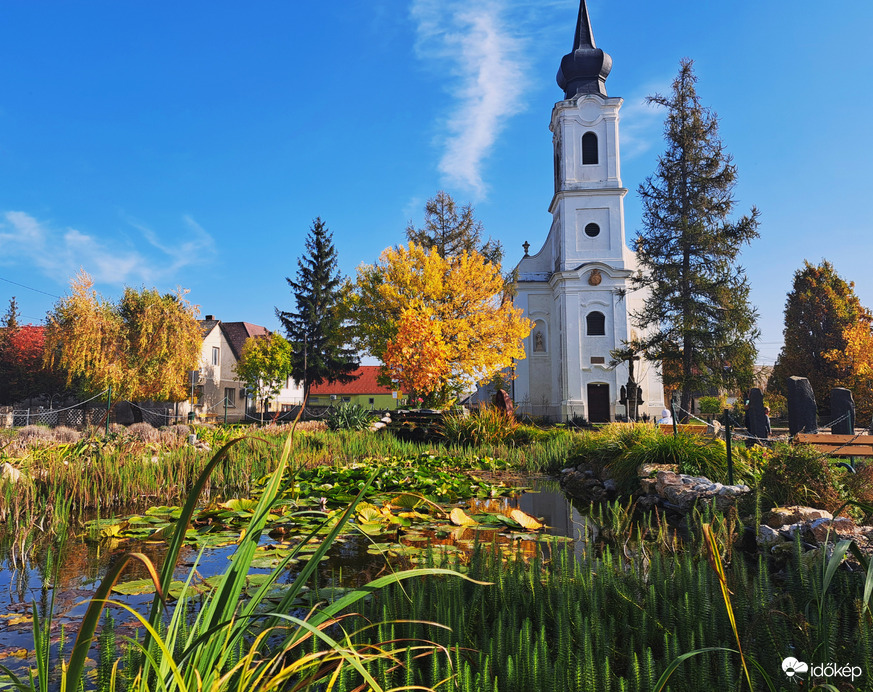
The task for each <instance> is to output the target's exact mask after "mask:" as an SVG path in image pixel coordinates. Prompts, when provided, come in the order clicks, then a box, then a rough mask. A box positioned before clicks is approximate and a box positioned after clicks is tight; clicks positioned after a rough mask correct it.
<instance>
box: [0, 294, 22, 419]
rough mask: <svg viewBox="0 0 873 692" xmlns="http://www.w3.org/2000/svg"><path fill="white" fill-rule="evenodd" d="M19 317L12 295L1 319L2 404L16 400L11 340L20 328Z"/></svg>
mask: <svg viewBox="0 0 873 692" xmlns="http://www.w3.org/2000/svg"><path fill="white" fill-rule="evenodd" d="M18 318H19V312H18V303H17V302H16V300H15V296H12V299H11V300H10V301H9V309H8V310H7V311H6V314H5V315H4V316H3V319H2V321H0V405H6V404H11V403H13V402H14V401H15V395H14V394H13V389H14V381H15V379H16V377H15V371H16V367H15V363H14V362H13V354H12V348H11V341H12V337H14V336H15V335H16V334H17V333H18V330H19V328H20V325H19V323H18V321H19V320H18Z"/></svg>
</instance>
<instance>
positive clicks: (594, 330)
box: [585, 312, 606, 336]
mask: <svg viewBox="0 0 873 692" xmlns="http://www.w3.org/2000/svg"><path fill="white" fill-rule="evenodd" d="M585 323H586V327H587V328H588V336H606V317H604V315H603V313H602V312H589V313H588V314H587V315H586V316H585Z"/></svg>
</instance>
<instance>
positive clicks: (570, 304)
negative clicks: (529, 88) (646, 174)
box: [513, 0, 664, 423]
mask: <svg viewBox="0 0 873 692" xmlns="http://www.w3.org/2000/svg"><path fill="white" fill-rule="evenodd" d="M611 68H612V58H611V57H610V56H609V55H608V54H606V53H604V52H603V51H602V50H601V49H599V48H597V47H596V46H595V44H594V35H593V34H592V32H591V23H590V20H589V18H588V8H587V6H586V4H585V0H581V4H580V7H579V18H578V20H577V22H576V35H575V39H574V43H573V50H572V52H571V53H569V54H567V55H565V56H564V58H563V59H562V60H561V66H560V68H559V69H558V77H557V80H558V85H559V86H560V87H561V88H562V89H563V90H564V100H563V101H559V102H558V103H556V104H555V107H554V109H553V110H552V122H551V125H550V129H551V131H552V142H553V144H554V156H555V194H554V196H553V197H552V203H551V205H550V207H549V211H550V212H551V214H552V226H551V229H550V230H549V234H548V236H547V237H546V241H545V243H544V244H543V246H542V248H541V249H540V250H539V252H537V253H536V254H534V255H530V254H528V249H529V247H530V246H529V244H528V243H525V244H524V245H525V255H524V257H523V258H522V259H521V261H520V262H519V263H518V265H517V272H518V294H517V297H516V298H515V305H516V306H517V307H521V308H523V309H524V314H525V316H526V317H527V318H528V319H530V320H531V322H533V325H534V326H533V329H532V331H531V334H530V336H529V337H528V338H527V339H526V340H525V353H526V356H527V357H526V358H525V359H524V360H521V361H519V362H518V363H517V365H516V373H517V377H516V380H515V382H514V387H513V389H514V391H513V398H514V399H515V403H516V405H517V406H518V408H519V409H520V410H521V411H523V412H526V413H530V414H532V415H538V416H547V417H549V418H551V419H553V420H568V419H571V418H573V417H575V416H579V417H584V418H586V419H588V420H589V421H590V422H592V423H597V422H608V421H611V420H616V419H617V418H624V417H627V416H628V415H630V416H631V417H634V416H633V413H634V411H633V408H631V410H628V408H629V407H628V405H627V394H628V391H627V390H628V388H629V387H628V364H627V363H623V364H621V365H618V366H617V367H610V361H611V360H612V358H611V357H610V351H612V350H613V349H616V348H622V347H623V346H624V345H625V342H627V341H629V340H630V339H631V338H632V337H633V336H634V329H633V326H632V324H631V318H630V315H631V313H632V312H633V311H634V310H635V309H637V308H638V307H639V306H640V304H641V302H642V296H641V295H640V294H639V292H633V291H631V290H630V283H629V279H630V277H631V276H632V275H633V274H634V273H635V272H636V269H637V265H636V257H635V254H634V252H633V251H632V250H631V249H629V248H628V246H627V244H626V242H625V230H624V196H625V195H626V194H627V189H626V188H624V187H622V183H621V168H620V160H619V137H618V121H619V110H620V109H621V104H622V99H620V98H617V97H609V96H607V94H606V78H607V76H608V75H609V71H610V69H611ZM634 380H635V381H636V382H637V383H638V385H639V389H641V390H642V391H641V393H640V392H638V393H637V396H636V397H633V395H631V397H632V398H631V401H630V404H631V407H633V405H634V402H635V401H636V402H638V401H640V400H641V401H642V403H641V404H639V406H638V407H637V410H636V413H637V416H638V417H642V416H643V415H644V414H648V416H649V417H651V418H656V417H658V416H659V414H660V412H661V410H662V409H663V408H664V389H663V386H662V384H661V378H660V374H659V372H658V370H657V368H656V366H655V365H654V364H652V363H649V362H647V361H645V360H640V361H636V362H635V363H634ZM623 402H624V403H623Z"/></svg>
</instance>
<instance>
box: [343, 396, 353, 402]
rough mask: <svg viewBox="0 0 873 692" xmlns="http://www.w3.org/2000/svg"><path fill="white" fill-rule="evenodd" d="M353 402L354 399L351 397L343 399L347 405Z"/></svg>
mask: <svg viewBox="0 0 873 692" xmlns="http://www.w3.org/2000/svg"><path fill="white" fill-rule="evenodd" d="M351 400H352V397H350V396H344V397H343V401H344V402H345V403H349V402H350V401H351Z"/></svg>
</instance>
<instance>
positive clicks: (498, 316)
mask: <svg viewBox="0 0 873 692" xmlns="http://www.w3.org/2000/svg"><path fill="white" fill-rule="evenodd" d="M503 288H504V281H503V277H502V276H501V274H500V267H499V266H498V265H495V264H492V263H491V262H488V261H487V260H486V259H485V258H484V257H482V255H480V254H478V253H476V252H462V253H461V254H460V255H456V256H450V257H441V256H440V255H439V253H438V252H437V251H436V249H432V250H430V251H427V250H425V249H424V248H422V247H421V246H420V245H416V244H415V243H410V244H409V246H408V247H403V246H401V247H398V248H388V249H387V250H385V251H384V252H383V253H382V255H381V257H380V258H379V262H378V263H377V264H376V265H374V266H366V265H365V266H362V267H360V268H359V269H358V277H357V281H356V283H355V285H354V286H353V287H350V289H351V290H350V292H349V316H350V317H351V319H352V320H353V322H354V323H355V325H356V329H357V339H358V344H357V345H358V346H359V347H360V348H362V349H363V350H366V351H368V352H369V353H370V354H371V355H373V356H375V357H377V358H379V359H381V360H382V361H383V362H384V363H385V364H386V367H387V370H388V372H389V373H391V374H392V375H391V376H392V377H394V378H396V379H398V380H401V381H403V382H405V383H409V382H415V383H416V384H417V387H414V388H416V389H418V387H421V388H420V389H418V391H422V392H425V391H430V392H432V391H436V390H438V389H439V390H442V391H443V392H448V391H450V390H455V391H457V390H460V389H463V388H465V387H469V386H472V385H474V384H476V383H484V382H486V381H487V380H488V379H489V378H490V377H491V376H492V375H494V373H496V372H498V371H500V370H503V369H505V368H510V367H512V364H513V360H520V359H522V358H524V349H523V348H522V343H521V342H522V339H524V338H525V337H526V336H527V335H528V334H529V333H530V330H531V326H532V325H531V323H530V321H529V320H527V319H525V318H524V317H522V310H521V309H520V308H515V307H513V306H512V304H511V302H509V301H502V300H501V299H500V296H501V293H502V291H503ZM416 350H418V353H416Z"/></svg>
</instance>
